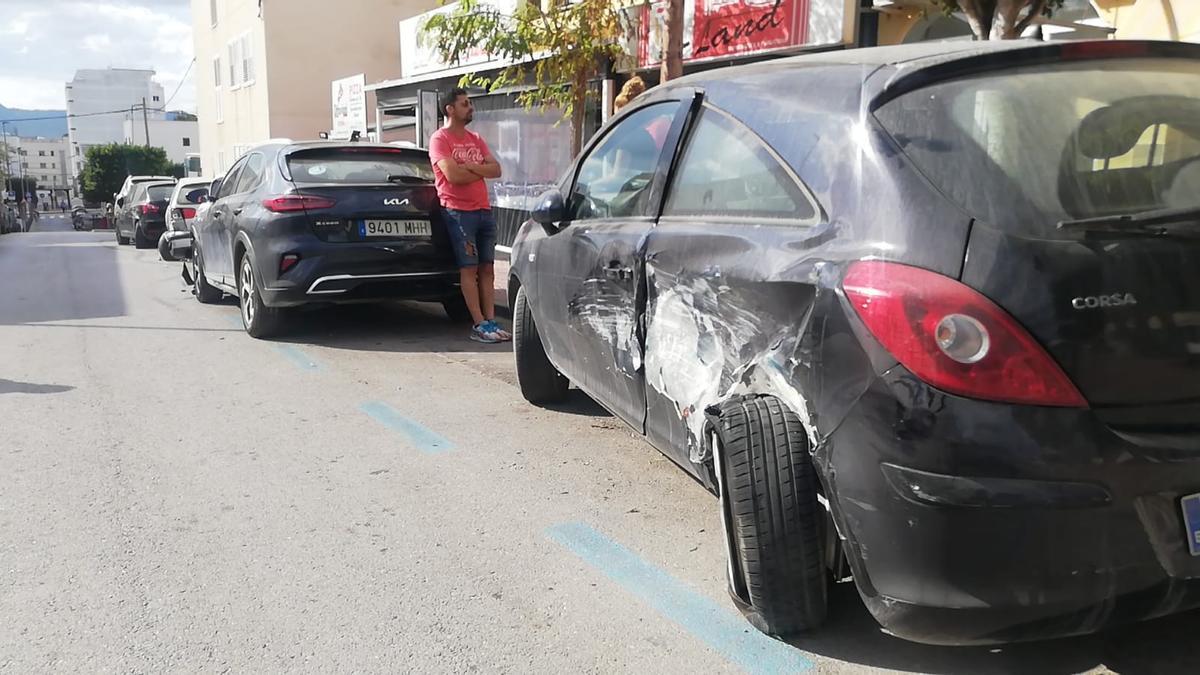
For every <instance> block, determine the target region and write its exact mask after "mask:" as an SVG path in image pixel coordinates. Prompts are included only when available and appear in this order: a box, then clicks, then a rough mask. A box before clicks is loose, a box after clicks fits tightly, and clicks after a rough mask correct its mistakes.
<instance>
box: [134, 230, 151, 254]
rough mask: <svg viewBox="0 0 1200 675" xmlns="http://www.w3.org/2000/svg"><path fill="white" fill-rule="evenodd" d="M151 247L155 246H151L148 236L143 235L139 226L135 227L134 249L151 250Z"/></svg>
mask: <svg viewBox="0 0 1200 675" xmlns="http://www.w3.org/2000/svg"><path fill="white" fill-rule="evenodd" d="M151 246H153V244H151V243H150V240H149V239H147V238H146V235H145V234H143V233H142V228H141V227H140V226H138V225H134V226H133V247H134V248H139V249H141V248H150V247H151Z"/></svg>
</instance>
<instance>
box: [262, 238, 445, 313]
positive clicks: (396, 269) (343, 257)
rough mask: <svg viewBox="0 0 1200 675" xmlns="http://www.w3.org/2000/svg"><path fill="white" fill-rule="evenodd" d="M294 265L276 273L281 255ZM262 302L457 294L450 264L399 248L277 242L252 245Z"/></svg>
mask: <svg viewBox="0 0 1200 675" xmlns="http://www.w3.org/2000/svg"><path fill="white" fill-rule="evenodd" d="M288 254H296V255H299V256H300V261H299V262H298V263H296V264H295V266H293V267H291V268H290V269H288V270H287V271H286V272H284V273H282V274H281V273H279V269H280V262H281V261H282V259H283V256H284V255H288ZM255 258H256V263H257V264H256V267H257V269H258V270H259V274H260V276H261V277H262V284H261V286H260V289H261V291H262V298H263V302H264V303H266V304H267V305H268V306H271V307H288V306H294V305H302V304H306V303H313V302H334V303H338V302H355V301H359V300H374V299H380V300H382V299H411V300H441V299H443V298H447V297H453V296H457V295H458V294H459V293H460V291H459V271H458V268H457V267H456V266H455V265H454V264H453V261H449V260H445V261H443V260H438V259H436V258H433V259H431V256H429V255H428V254H422V253H421V252H420V251H419V249H418V250H417V251H416V252H414V251H412V250H408V249H407V247H406V245H404V244H393V245H380V244H355V243H334V244H331V243H326V242H321V241H320V240H317V239H316V238H315V237H313V238H310V239H300V240H297V239H289V238H279V239H274V240H271V241H268V242H264V245H261V246H256V249H255Z"/></svg>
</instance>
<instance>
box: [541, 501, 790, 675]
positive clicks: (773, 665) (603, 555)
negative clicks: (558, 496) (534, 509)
mask: <svg viewBox="0 0 1200 675" xmlns="http://www.w3.org/2000/svg"><path fill="white" fill-rule="evenodd" d="M546 536H548V537H549V538H551V539H553V540H554V541H556V542H558V543H559V544H562V545H563V546H565V547H566V548H567V549H569V550H570V551H571V552H572V553H574V554H575V555H577V556H579V557H580V558H582V559H583V561H584V562H586V563H587V564H589V565H591V566H592V567H595V568H596V569H597V570H599V571H600V572H603V573H604V575H605V576H607V577H608V578H609V579H612V580H613V581H615V582H617V584H619V585H620V586H621V587H622V588H624V589H625V590H627V591H629V592H630V593H632V594H633V595H634V596H636V597H637V598H638V599H640V600H641V601H642V602H645V603H646V604H648V605H650V606H651V607H653V608H654V609H655V610H657V611H658V613H659V614H662V615H663V616H665V617H666V618H668V619H670V620H671V621H674V622H675V623H677V624H679V625H680V626H682V627H683V628H685V629H686V630H688V631H689V632H691V633H692V635H695V636H696V637H698V638H700V640H701V641H703V642H704V643H705V644H707V645H708V646H709V647H710V648H712V649H713V651H715V652H717V653H718V654H720V655H721V656H723V657H725V658H726V659H728V660H729V661H731V662H733V663H735V664H737V665H738V666H740V667H741V668H742V669H743V670H745V671H746V672H748V673H794V672H799V671H803V670H808V669H809V668H811V667H812V665H813V664H812V662H811V661H809V660H808V659H806V658H805V657H804V655H803V652H801V651H800V650H798V649H796V648H795V647H792V646H790V645H788V644H786V643H783V642H779V641H778V640H774V639H772V638H769V637H767V636H766V635H763V634H762V633H760V632H758V631H757V630H755V629H754V628H752V627H751V626H750V624H748V623H746V621H745V620H744V619H742V617H741V616H740V615H738V614H737V613H735V612H733V611H730V610H729V609H728V608H726V607H723V606H721V605H719V604H717V603H716V602H714V601H713V600H710V599H709V598H707V597H705V596H703V595H700V594H699V593H696V592H695V591H693V590H692V589H691V588H688V586H687V585H686V584H684V583H683V582H681V581H679V580H678V579H676V578H675V577H673V576H671V575H670V574H668V573H667V572H665V571H663V570H662V569H660V568H658V567H655V566H654V565H652V564H650V563H648V562H646V561H645V560H642V559H641V557H639V556H638V555H637V554H636V553H634V552H633V551H630V550H629V549H627V548H625V547H624V546H622V545H620V544H618V543H617V542H615V541H613V540H611V539H609V538H608V537H606V536H604V535H603V534H601V533H600V532H597V531H596V530H595V528H593V527H591V526H590V525H587V524H586V523H561V524H559V525H553V526H551V527H549V528H547V529H546Z"/></svg>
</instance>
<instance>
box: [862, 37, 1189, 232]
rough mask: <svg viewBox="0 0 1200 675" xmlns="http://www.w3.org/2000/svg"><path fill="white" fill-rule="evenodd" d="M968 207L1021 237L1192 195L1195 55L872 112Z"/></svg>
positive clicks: (968, 89)
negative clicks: (1063, 223) (1065, 223)
mask: <svg viewBox="0 0 1200 675" xmlns="http://www.w3.org/2000/svg"><path fill="white" fill-rule="evenodd" d="M875 114H876V118H877V119H878V120H879V122H880V123H881V124H882V125H883V126H884V127H885V128H886V129H887V130H888V131H889V132H890V133H891V135H892V136H893V137H894V138H895V140H896V142H897V143H898V144H899V145H900V147H901V148H902V149H903V151H904V153H905V154H906V155H907V156H908V157H909V158H910V159H911V160H912V161H913V162H914V163H915V164H916V166H917V168H918V169H920V170H921V171H922V172H923V173H924V174H925V175H926V176H927V177H928V178H929V179H930V180H931V181H932V182H933V184H934V185H935V186H937V187H938V188H939V189H940V190H941V191H942V192H944V193H945V194H946V195H947V196H948V197H950V198H951V199H953V200H955V201H957V202H958V203H959V204H961V205H962V206H963V207H964V208H965V209H966V210H967V211H968V212H969V213H970V215H971V216H972V217H975V218H978V219H980V220H982V221H983V222H987V223H990V224H992V225H994V226H998V227H1001V228H1004V229H1005V230H1007V231H1011V232H1013V233H1016V234H1020V235H1023V236H1033V237H1057V236H1060V235H1058V234H1057V233H1056V229H1055V227H1056V224H1057V223H1058V222H1059V221H1062V220H1072V219H1079V218H1089V217H1096V216H1106V215H1113V214H1125V213H1137V212H1143V211H1148V210H1153V209H1163V208H1188V207H1196V206H1200V63H1198V62H1196V61H1187V60H1182V59H1111V60H1104V61H1087V62H1082V63H1070V64H1061V65H1054V66H1050V67H1047V66H1037V67H1028V68H1018V69H1013V70H1005V71H1000V72H992V73H987V74H985V75H979V76H973V77H967V78H962V79H957V80H953V81H949V82H943V83H939V84H934V85H931V86H928V87H924V88H921V89H918V90H916V91H913V92H910V93H908V94H905V95H903V96H900V97H899V98H897V99H896V100H894V101H890V102H888V103H887V104H885V105H884V106H882V107H881V108H880V109H879V110H877V111H876V113H875Z"/></svg>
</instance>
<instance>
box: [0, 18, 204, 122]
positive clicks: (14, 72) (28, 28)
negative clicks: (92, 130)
mask: <svg viewBox="0 0 1200 675" xmlns="http://www.w3.org/2000/svg"><path fill="white" fill-rule="evenodd" d="M191 60H192V20H191V10H190V8H189V4H188V0H89V1H87V2H80V1H79V0H0V104H3V105H5V106H7V107H9V108H40V109H57V110H61V109H63V108H65V107H66V96H65V90H64V89H63V87H64V85H66V83H67V82H68V81H70V80H71V78H72V77H73V76H74V75H75V71H76V70H77V69H81V68H107V67H109V66H112V67H114V68H152V69H154V70H156V71H157V75H156V76H155V79H156V80H157V81H158V82H159V83H161V84H162V85H163V90H164V93H165V95H166V96H167V97H168V98H170V96H171V93H172V92H174V91H175V89H176V87H178V86H179V84H180V81H181V80H183V86H181V87H179V93H178V94H176V95H175V98H174V100H171V101H170V109H171V110H187V111H189V112H195V110H196V91H195V85H194V84H193V82H194V79H195V77H194V71H195V67H193V68H192V72H191V73H187V77H186V79H184V74H185V72H187V70H188V64H189V63H190V62H191Z"/></svg>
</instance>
